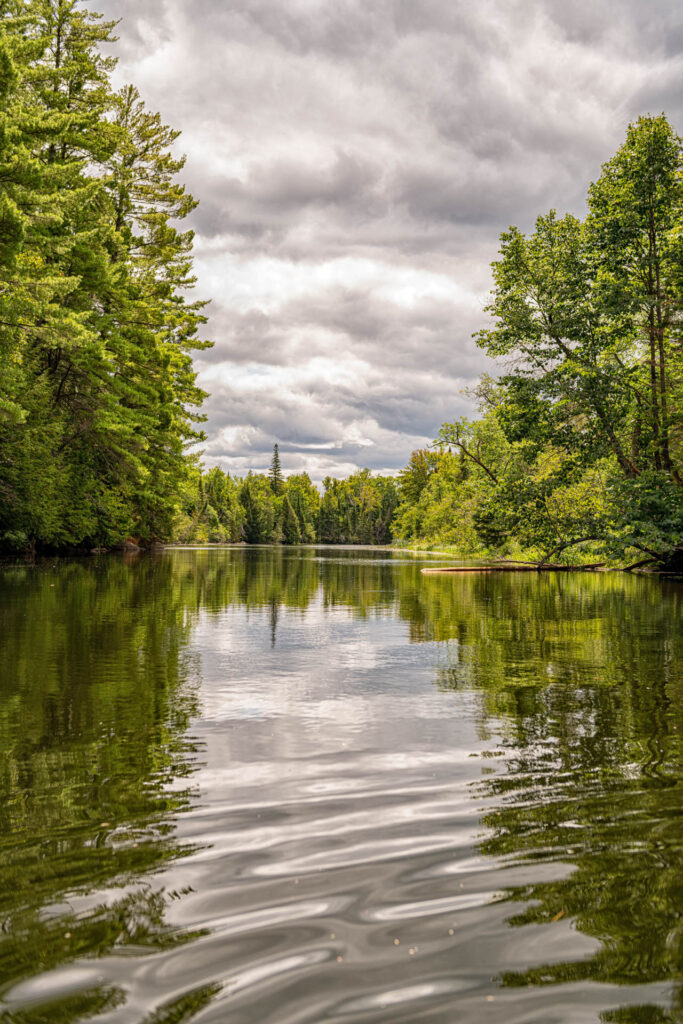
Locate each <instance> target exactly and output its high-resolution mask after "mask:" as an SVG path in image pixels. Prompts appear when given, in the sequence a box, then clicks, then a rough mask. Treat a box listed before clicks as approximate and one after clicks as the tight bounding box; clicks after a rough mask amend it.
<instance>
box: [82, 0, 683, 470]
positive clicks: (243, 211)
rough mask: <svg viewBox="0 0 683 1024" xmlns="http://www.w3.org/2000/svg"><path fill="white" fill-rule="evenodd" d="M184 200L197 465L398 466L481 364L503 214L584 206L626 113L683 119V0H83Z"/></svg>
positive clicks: (463, 394) (459, 408)
mask: <svg viewBox="0 0 683 1024" xmlns="http://www.w3.org/2000/svg"><path fill="white" fill-rule="evenodd" d="M89 6H90V7H91V8H92V9H93V10H99V11H101V12H102V13H104V14H105V15H106V16H107V17H112V18H120V19H122V20H121V23H120V25H119V27H118V29H117V33H118V36H119V42H118V44H117V46H116V48H115V52H116V54H117V55H118V57H119V65H118V68H117V71H116V81H117V83H119V84H123V83H124V82H133V84H135V85H136V86H137V87H138V89H139V90H140V93H141V94H142V97H143V99H144V100H145V102H146V103H147V105H148V106H149V107H150V108H151V109H152V110H158V111H160V113H161V114H162V116H163V118H164V120H165V121H166V122H167V123H169V124H170V125H172V126H173V127H174V128H177V129H180V130H181V132H182V136H181V138H180V140H179V142H178V144H177V145H178V148H179V151H181V152H183V153H185V154H186V155H187V163H186V166H185V169H184V172H183V175H182V180H183V181H184V182H185V183H186V184H187V186H188V189H189V190H190V191H191V192H192V194H193V195H194V196H195V197H196V198H198V199H199V201H200V202H199V206H198V208H197V209H196V210H195V211H194V213H193V214H192V215H191V217H190V218H189V221H190V223H189V226H190V227H192V228H193V229H194V231H195V232H196V238H195V269H196V274H197V278H198V281H197V286H196V296H197V297H201V298H206V299H210V300H211V303H210V305H209V306H208V307H207V313H208V317H209V320H208V323H207V325H206V327H205V332H204V336H205V337H206V338H208V339H210V340H211V341H213V342H214V347H213V348H212V349H210V350H206V351H204V352H200V353H198V356H197V358H196V366H197V369H198V371H199V383H200V385H201V386H202V387H204V388H205V389H206V390H207V391H208V392H210V397H209V398H208V399H207V401H206V403H205V407H204V412H205V413H206V414H207V417H208V419H207V422H206V424H205V430H206V433H207V435H208V438H207V441H206V443H205V444H204V445H203V450H204V457H203V461H204V462H205V464H206V465H207V466H215V465H218V466H221V468H223V469H224V470H226V471H228V472H230V473H236V474H238V475H243V474H244V473H246V472H247V471H248V470H254V471H257V472H259V471H265V470H267V467H268V465H269V463H270V458H271V454H272V448H273V444H274V443H275V442H278V444H279V447H280V453H281V460H282V465H283V469H284V471H285V474H286V475H288V474H290V473H296V472H302V471H304V470H305V471H307V472H308V473H309V474H310V475H311V477H312V478H313V480H314V481H316V482H319V481H320V480H321V479H322V478H324V477H325V476H326V475H330V476H335V477H339V476H345V475H348V474H349V473H351V472H353V471H354V470H355V469H357V468H362V467H366V466H367V467H369V468H370V469H372V470H373V471H375V472H381V473H390V474H393V473H395V472H397V471H398V470H399V469H400V468H401V467H402V466H404V465H405V464H406V463H407V461H408V458H409V457H410V453H411V451H412V450H413V449H415V448H419V447H424V446H425V445H427V444H429V443H430V441H431V440H433V438H434V437H435V436H436V434H437V433H438V430H439V426H440V424H441V423H442V422H443V421H444V420H453V419H455V418H457V417H459V416H462V415H472V414H473V412H474V407H473V404H472V399H471V397H470V394H469V393H468V392H469V391H471V388H472V387H473V386H475V385H476V382H477V380H478V379H479V377H480V375H481V374H482V373H491V372H495V366H494V364H493V363H492V362H491V361H490V360H488V358H487V357H486V356H485V355H484V353H483V352H482V351H481V350H480V349H479V348H478V347H477V345H476V343H475V341H474V340H473V339H472V334H473V333H474V332H476V331H478V330H481V329H482V328H484V327H486V325H487V314H486V312H485V306H486V302H487V296H488V294H489V292H490V288H491V270H490V264H491V262H492V261H493V260H495V259H496V255H497V251H498V246H499V236H500V233H501V231H504V230H505V229H506V228H507V227H508V226H509V225H510V224H515V225H517V226H519V227H520V228H521V229H522V230H524V231H527V230H530V229H531V228H532V227H533V223H534V220H535V218H536V217H537V216H538V215H539V214H542V213H545V212H547V211H548V210H549V209H550V208H551V207H552V208H555V209H557V210H558V211H559V212H561V213H564V212H566V211H571V212H573V213H575V214H577V215H579V216H581V215H582V213H583V211H584V201H585V195H586V190H587V187H588V185H589V183H590V182H591V181H592V180H594V179H595V178H596V177H597V176H598V175H599V173H600V166H601V164H602V163H603V162H604V161H605V160H607V159H609V157H610V156H611V155H612V154H613V153H614V152H615V150H616V149H617V148H618V147H619V145H620V144H621V142H622V141H623V139H624V136H625V132H626V127H627V125H628V123H629V121H631V120H633V119H634V118H636V117H637V116H638V115H640V114H644V113H648V112H649V113H661V112H662V111H664V112H666V114H667V115H668V116H669V118H670V120H671V121H672V123H673V124H674V126H675V127H676V128H677V129H678V130H679V131H683V116H682V115H683V110H682V109H681V108H682V106H683V88H682V86H683V4H681V3H679V2H678V0H571V2H567V0H89Z"/></svg>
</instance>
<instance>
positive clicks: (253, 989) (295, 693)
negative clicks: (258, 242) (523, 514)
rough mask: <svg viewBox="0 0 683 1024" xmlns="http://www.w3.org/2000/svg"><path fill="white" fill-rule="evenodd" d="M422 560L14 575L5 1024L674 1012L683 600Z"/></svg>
mask: <svg viewBox="0 0 683 1024" xmlns="http://www.w3.org/2000/svg"><path fill="white" fill-rule="evenodd" d="M427 560H428V556H425V557H422V558H417V557H412V556H409V555H405V554H398V553H392V552H387V551H382V550H377V549H375V550H366V549H350V548H346V549H339V548H337V549H334V548H301V549H275V548H260V549H256V548H255V549H244V548H237V549H227V550H226V549H222V550H219V549H213V550H172V551H167V552H164V553H162V554H160V555H158V556H143V557H138V558H135V557H130V558H125V557H123V556H107V557H102V558H99V559H92V560H90V561H66V562H59V563H58V564H56V565H52V564H51V563H46V564H44V565H42V566H39V567H37V568H30V567H10V568H5V569H4V570H0V1021H2V1022H3V1024H57V1022H60V1024H66V1022H72V1021H85V1020H95V1021H97V1022H98V1024H105V1022H107V1024H109V1022H111V1024H114V1022H116V1024H142V1022H144V1024H180V1022H184V1021H190V1020H192V1021H196V1022H202V1024H209V1022H216V1024H219V1022H220V1024H224V1022H227V1024H319V1022H335V1024H361V1022H363V1024H366V1022H367V1024H370V1022H378V1024H379V1022H387V1024H399V1022H407V1024H412V1022H422V1021H424V1022H431V1024H456V1022H458V1024H494V1022H495V1024H503V1022H504V1024H516V1022H543V1024H550V1022H558V1024H579V1022H581V1024H583V1022H603V1021H604V1022H614V1024H630V1022H634V1024H635V1022H637V1024H659V1022H673V1021H680V1020H681V1019H682V1018H683V986H682V985H681V977H682V971H681V966H682V963H683V932H682V930H681V921H682V918H681V910H682V907H683V892H682V881H683V871H682V867H683V863H682V857H681V854H682V849H683V836H682V828H681V774H680V746H681V734H682V733H683V722H682V708H683V700H682V697H683V678H682V666H683V629H682V625H683V621H682V611H683V585H682V584H680V583H675V582H669V583H666V582H664V583H663V582H659V581H656V580H652V579H644V578H633V577H628V576H625V575H619V574H604V575H587V576H572V575H567V574H565V575H551V574H547V575H538V576H537V575H535V574H531V575H526V574H524V575H518V576H515V575H499V576H490V575H488V576H486V575H464V576H431V577H430V576H423V575H421V574H420V569H421V567H423V566H424V565H425V563H426V562H427ZM429 560H430V561H431V562H432V563H433V562H434V559H433V558H432V559H429Z"/></svg>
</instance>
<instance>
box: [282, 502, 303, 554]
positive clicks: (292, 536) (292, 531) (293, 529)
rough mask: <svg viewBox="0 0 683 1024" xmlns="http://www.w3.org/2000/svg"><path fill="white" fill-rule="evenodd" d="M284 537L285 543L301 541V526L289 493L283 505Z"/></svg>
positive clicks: (298, 542)
mask: <svg viewBox="0 0 683 1024" xmlns="http://www.w3.org/2000/svg"><path fill="white" fill-rule="evenodd" d="M282 539H283V540H284V542H285V544H300V543H301V527H300V526H299V520H298V518H297V515H296V512H295V511H294V509H293V508H292V505H291V502H290V500H289V498H288V497H287V495H285V499H284V502H283V505H282Z"/></svg>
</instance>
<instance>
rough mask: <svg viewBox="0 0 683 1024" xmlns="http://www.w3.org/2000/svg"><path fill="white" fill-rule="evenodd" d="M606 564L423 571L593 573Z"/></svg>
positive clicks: (429, 571)
mask: <svg viewBox="0 0 683 1024" xmlns="http://www.w3.org/2000/svg"><path fill="white" fill-rule="evenodd" d="M605 565H606V563H605V562H594V563H593V564H592V565H559V564H554V563H551V562H545V563H544V564H543V565H532V564H530V563H524V564H521V565H511V564H508V563H501V564H499V565H442V566H439V567H438V568H434V569H422V572H423V573H424V574H425V575H431V574H432V573H434V574H436V573H444V572H464V573H471V572H591V571H593V570H595V569H602V568H603V567H604V566H605Z"/></svg>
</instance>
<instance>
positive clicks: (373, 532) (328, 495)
mask: <svg viewBox="0 0 683 1024" xmlns="http://www.w3.org/2000/svg"><path fill="white" fill-rule="evenodd" d="M397 504H398V491H397V487H396V483H395V481H394V480H393V479H392V478H391V477H381V476H373V475H372V474H371V473H370V471H369V470H367V469H363V470H361V471H360V472H358V473H354V474H353V475H352V476H350V477H347V479H345V480H333V479H331V478H330V477H327V478H326V479H325V480H324V493H323V494H322V495H321V494H320V492H319V491H318V489H317V488H316V487H315V486H314V485H313V483H312V482H311V479H310V477H309V476H308V474H307V473H297V474H294V475H292V476H289V477H287V478H285V477H284V476H283V474H282V470H281V467H280V456H279V451H278V447H277V445H276V446H275V451H274V453H273V462H272V464H271V469H270V473H269V474H268V476H265V475H263V474H257V473H249V474H248V476H246V477H245V478H244V479H241V480H240V479H237V478H232V477H230V476H229V475H228V474H225V473H223V472H222V470H221V469H218V468H216V469H211V470H209V471H208V472H207V473H200V472H199V471H196V472H195V474H194V475H193V477H192V478H191V480H190V481H189V482H188V484H187V485H186V487H185V490H184V502H183V508H182V511H181V513H180V515H179V517H178V520H177V522H176V538H177V539H178V540H180V541H183V542H186V543H188V542H193V543H206V542H211V543H235V542H240V541H246V543H248V544H270V543H278V542H282V543H285V544H310V543H314V542H316V541H321V542H323V543H327V544H387V543H389V542H390V541H391V539H392V533H391V521H392V517H393V514H394V511H395V509H396V506H397Z"/></svg>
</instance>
